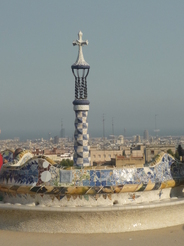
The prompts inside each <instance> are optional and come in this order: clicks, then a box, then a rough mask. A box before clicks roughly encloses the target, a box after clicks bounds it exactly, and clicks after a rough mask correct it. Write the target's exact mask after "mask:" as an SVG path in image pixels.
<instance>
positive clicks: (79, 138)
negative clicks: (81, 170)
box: [74, 105, 90, 167]
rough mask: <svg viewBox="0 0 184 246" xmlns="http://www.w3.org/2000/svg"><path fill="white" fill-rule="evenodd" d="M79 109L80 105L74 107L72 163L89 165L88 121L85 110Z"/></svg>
mask: <svg viewBox="0 0 184 246" xmlns="http://www.w3.org/2000/svg"><path fill="white" fill-rule="evenodd" d="M76 109H81V108H80V105H79V107H78V108H75V116H76V118H75V124H74V125H75V133H74V139H75V141H74V165H76V166H81V167H82V166H90V156H89V146H88V140H89V135H88V123H87V115H88V111H87V110H76Z"/></svg>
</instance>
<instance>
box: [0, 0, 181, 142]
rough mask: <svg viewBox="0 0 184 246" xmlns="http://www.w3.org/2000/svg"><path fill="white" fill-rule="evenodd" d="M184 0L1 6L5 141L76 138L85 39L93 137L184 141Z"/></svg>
mask: <svg viewBox="0 0 184 246" xmlns="http://www.w3.org/2000/svg"><path fill="white" fill-rule="evenodd" d="M183 13H184V1H183V0H175V1H174V0H172V1H171V0H162V1H160V0H150V1H146V0H139V1H137V0H126V1H125V0H115V1H112V0H94V1H86V0H80V1H79V0H68V1H64V0H62V1H61V0H52V1H48V0H32V1H28V0H24V1H22V0H21V1H20V0H16V1H15V0H8V1H7V0H0V34H1V35H0V129H1V134H0V139H5V138H14V137H20V138H22V139H23V138H40V137H44V138H47V137H48V133H49V132H50V133H51V136H52V137H53V136H55V135H59V132H60V129H61V120H62V121H63V126H64V128H65V133H66V136H68V137H72V135H73V133H74V119H75V115H74V111H73V105H72V102H73V100H74V77H73V75H72V71H71V65H72V64H73V63H74V62H75V61H76V58H77V54H78V47H76V46H73V45H72V42H73V40H76V39H77V38H78V32H79V31H80V30H81V31H82V32H83V40H88V41H89V45H88V46H85V47H84V48H83V54H84V58H85V60H86V62H88V63H89V64H90V72H89V75H88V80H87V81H88V100H89V101H90V110H89V114H88V122H89V127H88V130H89V134H90V137H97V136H99V137H100V136H103V115H104V118H105V136H108V135H110V134H112V119H113V124H114V134H115V135H120V134H122V135H123V134H124V129H126V135H127V136H131V135H134V134H139V135H143V131H144V130H145V129H148V130H149V133H150V135H154V129H155V115H157V116H156V124H157V128H158V129H160V132H159V135H184V124H183V123H184V114H183V105H184V69H183V66H184V45H183V44H184V15H183Z"/></svg>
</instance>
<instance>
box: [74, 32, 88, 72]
mask: <svg viewBox="0 0 184 246" xmlns="http://www.w3.org/2000/svg"><path fill="white" fill-rule="evenodd" d="M82 35H83V33H82V32H81V31H80V32H79V33H78V39H77V40H75V41H73V46H75V45H78V46H79V52H78V57H77V60H76V62H75V63H74V64H73V65H72V68H74V69H75V68H77V69H80V68H90V66H89V64H88V63H87V62H86V61H85V60H84V56H83V52H82V46H84V45H88V40H86V41H83V40H82Z"/></svg>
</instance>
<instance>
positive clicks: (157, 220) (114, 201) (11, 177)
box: [0, 151, 184, 233]
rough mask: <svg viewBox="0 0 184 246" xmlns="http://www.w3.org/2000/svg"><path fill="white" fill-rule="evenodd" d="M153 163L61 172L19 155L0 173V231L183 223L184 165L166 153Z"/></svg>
mask: <svg viewBox="0 0 184 246" xmlns="http://www.w3.org/2000/svg"><path fill="white" fill-rule="evenodd" d="M2 155H3V153H2ZM6 156H9V157H10V160H11V158H12V154H11V153H10V154H8V153H7V152H6ZM7 159H8V158H6V161H7ZM6 161H5V162H6ZM153 164H154V162H153V163H151V164H150V166H149V167H144V168H121V169H118V168H107V167H103V169H102V168H101V169H99V168H96V167H95V168H93V167H92V168H89V167H88V168H87V167H86V168H83V169H75V168H68V169H63V168H58V167H57V165H55V163H54V162H53V161H52V160H50V159H49V158H47V157H45V156H35V157H33V156H32V154H31V153H29V152H28V151H24V152H21V153H19V154H18V155H17V156H16V157H14V159H13V161H12V160H11V162H8V163H4V164H3V166H2V168H1V170H0V195H1V198H2V201H1V202H0V217H1V220H0V229H4V230H5V229H7V230H19V231H36V232H67V233H99V232H107V233H109V232H122V231H134V230H145V229H154V228H161V227H165V226H173V225H178V224H182V223H184V219H183V218H184V212H183V211H184V209H183V208H184V199H183V197H184V196H183V187H184V186H183V184H184V167H183V165H182V164H181V163H177V162H176V161H175V160H174V159H173V157H172V156H170V155H169V154H165V153H161V154H160V156H159V158H157V162H156V164H154V165H153Z"/></svg>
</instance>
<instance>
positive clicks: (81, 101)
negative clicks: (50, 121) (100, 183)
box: [71, 31, 90, 167]
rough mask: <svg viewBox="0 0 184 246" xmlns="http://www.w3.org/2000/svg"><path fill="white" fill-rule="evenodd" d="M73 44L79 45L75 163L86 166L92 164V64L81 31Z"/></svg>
mask: <svg viewBox="0 0 184 246" xmlns="http://www.w3.org/2000/svg"><path fill="white" fill-rule="evenodd" d="M73 45H74V46H75V45H78V46H79V52H78V57H77V60H76V62H75V63H74V64H73V65H72V66H71V68H72V72H73V75H74V77H75V100H74V101H73V105H74V107H73V109H74V111H75V117H76V118H75V123H74V125H75V133H74V139H75V140H74V165H76V166H80V167H84V166H90V155H89V146H88V140H89V135H88V123H87V115H88V111H89V101H88V100H87V76H88V73H89V69H90V66H89V64H88V63H87V62H86V61H85V60H84V56H83V52H82V46H84V45H88V41H87V40H86V41H83V40H82V32H81V31H80V32H79V33H78V40H76V41H73ZM80 71H81V72H80Z"/></svg>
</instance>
